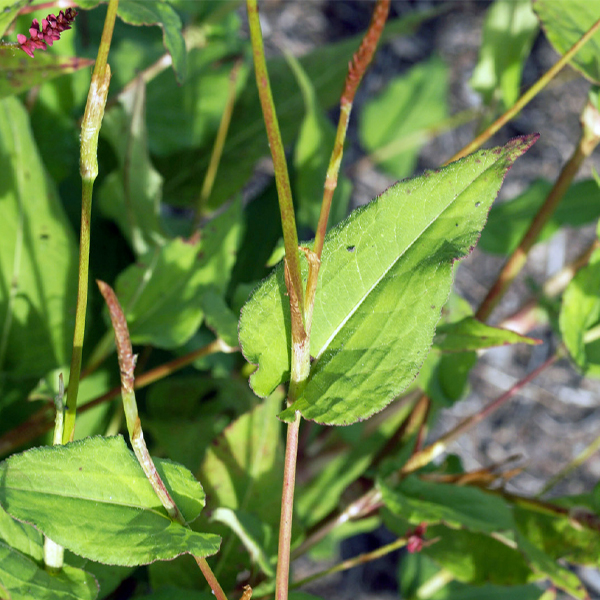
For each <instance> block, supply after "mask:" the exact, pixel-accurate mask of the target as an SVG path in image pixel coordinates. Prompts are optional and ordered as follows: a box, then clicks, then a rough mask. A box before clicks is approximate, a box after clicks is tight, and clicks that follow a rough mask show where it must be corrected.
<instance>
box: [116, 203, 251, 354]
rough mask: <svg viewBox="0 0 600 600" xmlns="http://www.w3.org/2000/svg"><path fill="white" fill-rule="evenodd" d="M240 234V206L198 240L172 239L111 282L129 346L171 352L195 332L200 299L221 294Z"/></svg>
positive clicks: (212, 224)
mask: <svg viewBox="0 0 600 600" xmlns="http://www.w3.org/2000/svg"><path fill="white" fill-rule="evenodd" d="M240 235H241V203H240V202H239V201H236V202H234V203H233V204H232V206H231V207H230V208H229V209H228V210H227V211H226V212H225V213H223V214H222V215H220V216H218V217H217V218H215V219H214V220H213V221H211V222H209V223H208V224H207V225H206V226H205V227H204V229H203V232H202V236H199V237H200V239H198V237H196V238H192V239H190V240H187V241H186V240H182V239H174V240H171V241H170V242H167V243H166V244H165V245H164V246H162V247H160V248H156V249H154V250H151V251H149V252H148V253H147V254H145V255H144V256H142V257H140V259H139V260H138V261H137V262H136V263H135V264H133V265H131V266H130V267H128V268H127V269H126V270H125V271H123V272H122V273H121V274H120V275H119V277H118V278H117V282H116V290H117V296H118V297H119V301H120V302H121V305H122V306H123V308H124V311H125V315H126V316H127V322H128V324H129V331H130V334H131V341H132V342H133V343H134V344H152V345H155V346H159V347H161V348H175V347H177V346H181V345H182V344H184V343H185V342H186V341H188V340H189V339H190V338H191V337H192V336H193V335H194V333H195V332H196V330H197V329H198V327H200V324H201V323H202V319H203V316H204V313H203V311H202V308H201V298H202V295H203V294H204V293H205V292H206V291H207V290H208V289H211V290H214V289H215V288H216V289H218V290H219V291H221V292H223V291H224V290H225V287H226V285H227V281H228V277H229V274H230V272H231V269H232V268H233V265H234V262H235V251H236V249H237V246H238V243H239V239H240Z"/></svg>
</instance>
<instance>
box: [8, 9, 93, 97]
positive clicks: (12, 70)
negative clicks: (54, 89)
mask: <svg viewBox="0 0 600 600" xmlns="http://www.w3.org/2000/svg"><path fill="white" fill-rule="evenodd" d="M0 14H1V13H0ZM2 16H4V15H2ZM0 24H1V21H0ZM93 64H94V61H93V60H90V59H88V58H76V57H73V58H67V57H64V56H58V55H56V54H50V53H48V52H43V53H42V52H38V53H36V55H35V60H32V59H31V58H30V57H28V56H27V55H26V54H25V53H24V52H23V51H22V50H20V49H19V48H0V98H5V97H7V96H16V95H17V94H22V93H23V92H26V91H28V90H30V89H31V88H33V87H35V86H38V85H41V84H42V83H46V82H47V81H50V80H51V79H54V78H55V77H60V76H61V75H68V74H69V73H74V72H75V71H77V70H79V69H83V68H85V67H90V66H91V65H93Z"/></svg>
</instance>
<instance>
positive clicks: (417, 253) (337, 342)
mask: <svg viewBox="0 0 600 600" xmlns="http://www.w3.org/2000/svg"><path fill="white" fill-rule="evenodd" d="M535 139H536V136H528V137H526V138H522V139H516V140H513V141H511V142H509V143H508V144H507V145H506V146H505V147H504V148H495V149H491V150H485V151H481V152H478V153H476V154H474V155H471V156H469V157H467V158H465V159H463V160H461V161H458V162H456V163H452V164H451V165H449V166H448V167H446V168H444V169H440V170H439V171H436V172H427V173H425V174H424V175H422V176H421V177H418V178H415V179H412V180H407V181H403V182H400V183H398V184H397V185H395V186H393V187H392V188H390V189H389V190H387V192H385V193H384V194H382V195H381V196H380V197H379V198H378V199H376V200H375V201H374V202H372V203H371V204H369V205H367V206H366V207H364V208H361V209H358V210H357V211H355V212H354V213H353V214H352V215H351V216H350V217H349V218H348V219H347V220H346V221H344V222H343V223H341V224H340V225H339V226H338V227H336V228H335V229H333V230H332V231H331V232H330V233H329V234H328V236H327V238H326V243H325V248H324V251H323V256H322V260H321V271H320V273H319V285H318V287H317V295H316V301H315V308H314V317H313V326H312V333H311V349H310V354H311V356H312V357H314V358H315V362H314V363H313V364H312V368H311V373H310V376H309V380H308V383H307V385H306V387H305V389H304V392H303V394H302V396H301V397H300V398H299V400H298V401H297V402H296V403H295V404H294V405H293V406H292V407H290V409H289V410H287V411H285V412H284V413H282V417H283V418H286V419H287V418H291V417H292V416H293V413H294V411H295V410H300V411H301V412H302V414H303V416H304V417H306V418H308V419H314V420H316V421H318V422H320V423H329V424H333V423H335V424H349V423H352V422H355V421H356V420H359V419H365V418H367V417H369V416H370V415H372V414H373V413H375V412H377V411H379V410H381V409H382V408H384V407H385V406H386V405H387V404H388V403H389V402H390V401H391V400H392V398H393V397H394V396H396V395H397V394H399V393H400V392H401V391H402V390H404V389H406V387H407V386H408V385H409V384H410V382H411V381H412V380H413V379H414V378H415V376H416V374H417V372H418V370H419V368H420V366H421V365H422V364H423V361H424V360H425V357H426V355H427V353H428V351H429V348H430V346H431V342H432V339H433V334H434V330H435V326H436V324H437V321H438V320H439V318H440V311H441V308H442V306H443V305H444V303H445V302H446V300H447V298H448V294H449V292H450V287H451V283H452V276H453V264H454V263H455V262H456V260H457V259H459V258H461V257H463V256H465V255H466V254H468V253H469V252H470V250H471V249H472V248H473V246H474V245H475V244H476V242H477V238H478V236H479V232H480V231H481V229H482V227H483V225H484V223H485V219H486V216H487V211H488V210H489V207H490V205H491V203H492V201H493V200H494V198H495V196H496V194H497V192H498V189H499V188H500V185H501V183H502V180H503V178H504V176H505V174H506V171H507V170H508V169H509V168H510V166H511V165H512V162H513V161H514V160H515V159H516V158H517V157H518V156H520V155H521V154H522V153H523V152H525V151H526V150H527V148H529V146H530V145H531V144H532V143H533V142H534V141H535ZM304 270H305V271H306V267H304ZM304 276H306V273H305V274H304ZM239 332H240V342H241V345H242V349H243V352H244V355H245V356H246V358H247V359H248V360H249V361H250V362H253V363H256V364H258V365H259V369H258V371H256V372H255V373H254V374H253V376H252V378H251V385H252V387H253V389H254V391H255V392H256V393H257V394H259V395H266V394H268V393H270V391H271V390H272V389H274V388H275V386H277V385H279V384H280V383H282V382H283V381H285V380H286V379H287V377H288V376H289V361H290V346H291V343H290V337H289V336H290V333H289V300H288V298H287V295H286V288H285V282H284V277H283V268H282V267H280V268H278V269H276V270H275V273H274V274H273V275H272V276H271V277H270V278H268V279H267V280H265V281H264V282H263V284H262V285H261V286H260V287H259V288H257V290H256V291H255V292H254V294H253V296H252V297H251V299H250V300H249V301H248V303H247V304H246V306H245V307H244V309H243V312H242V317H241V319H240V328H239Z"/></svg>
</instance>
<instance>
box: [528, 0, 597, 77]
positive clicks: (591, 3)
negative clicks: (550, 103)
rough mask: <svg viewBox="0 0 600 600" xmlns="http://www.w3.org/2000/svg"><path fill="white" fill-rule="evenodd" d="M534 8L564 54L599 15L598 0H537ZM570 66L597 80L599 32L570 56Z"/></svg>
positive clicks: (556, 47)
mask: <svg viewBox="0 0 600 600" xmlns="http://www.w3.org/2000/svg"><path fill="white" fill-rule="evenodd" d="M533 10H534V11H535V12H536V13H537V16H538V17H539V19H540V21H541V23H542V27H543V28H544V31H545V33H546V36H547V37H548V39H549V40H550V43H551V44H552V45H553V46H554V48H555V49H556V51H557V52H558V53H559V54H565V52H566V51H567V50H569V49H570V48H571V46H573V44H575V42H577V41H579V39H580V38H581V37H582V36H583V34H584V33H585V32H586V31H588V29H589V28H590V27H591V26H592V25H593V24H594V23H595V22H596V21H597V20H598V19H599V18H600V2H598V0H569V2H557V1H556V0H537V1H536V2H534V3H533ZM571 65H572V66H573V67H574V68H575V69H577V70H578V71H579V72H581V73H582V75H583V76H584V77H587V78H588V79H589V80H591V81H592V82H594V83H600V33H599V32H596V34H595V35H594V36H593V37H592V39H591V40H590V41H589V42H588V43H587V44H585V46H583V48H582V49H581V50H579V52H578V53H577V54H576V55H575V56H574V57H573V58H572V59H571Z"/></svg>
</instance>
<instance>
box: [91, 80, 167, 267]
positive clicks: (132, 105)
mask: <svg viewBox="0 0 600 600" xmlns="http://www.w3.org/2000/svg"><path fill="white" fill-rule="evenodd" d="M119 101H120V103H121V104H122V106H116V107H114V108H112V109H111V110H109V111H108V112H107V113H106V115H105V116H104V121H103V124H102V125H103V126H102V130H101V131H102V134H103V135H104V136H105V137H106V138H107V139H108V140H109V141H110V143H111V144H112V146H113V148H114V149H115V151H116V153H117V156H118V158H119V162H120V167H119V169H118V170H116V171H113V172H112V173H111V174H110V175H108V177H107V178H106V179H105V180H104V181H103V183H102V187H101V188H100V190H99V194H98V200H99V205H100V209H101V210H102V212H103V213H104V215H105V216H107V217H109V218H111V219H113V220H114V221H115V222H116V223H117V224H118V226H119V228H120V229H121V232H122V233H123V235H124V236H125V237H126V238H127V240H128V242H129V243H130V245H131V247H132V248H133V250H134V251H135V253H136V254H137V255H141V254H144V253H146V252H147V251H148V250H150V249H151V248H153V247H155V246H156V245H159V244H160V243H161V242H162V239H163V236H162V233H161V231H160V226H159V207H160V199H161V196H162V177H161V176H160V175H159V173H158V172H157V171H156V170H155V169H154V167H153V166H152V162H151V161H150V155H149V152H148V140H147V135H146V124H145V116H146V111H145V103H146V87H145V84H144V82H143V81H142V80H141V79H138V80H137V84H136V85H135V86H134V87H132V88H131V90H129V91H127V92H126V93H125V94H122V95H121V96H120V97H119Z"/></svg>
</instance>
